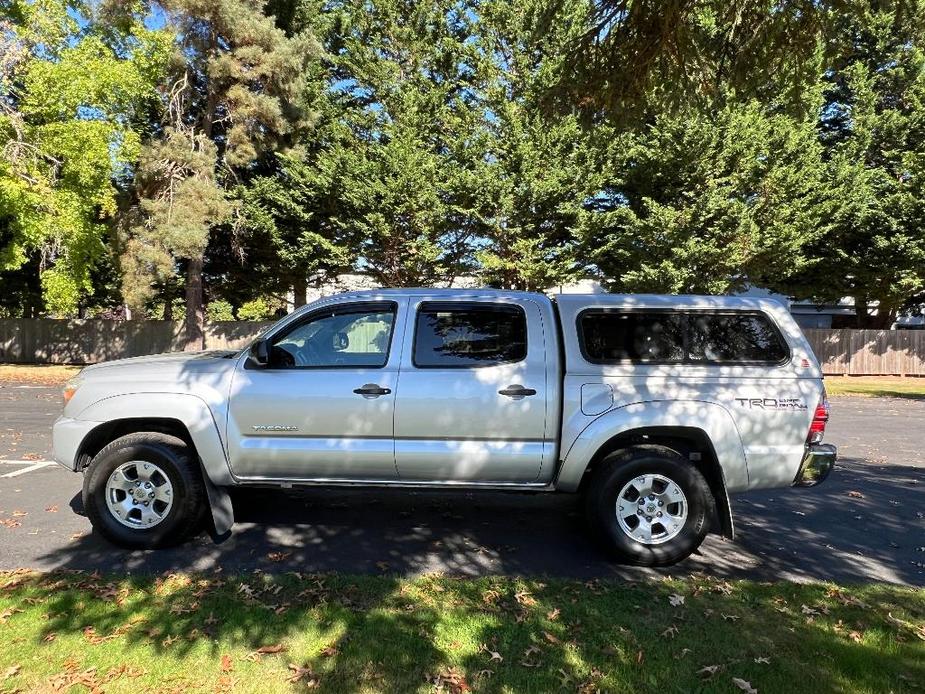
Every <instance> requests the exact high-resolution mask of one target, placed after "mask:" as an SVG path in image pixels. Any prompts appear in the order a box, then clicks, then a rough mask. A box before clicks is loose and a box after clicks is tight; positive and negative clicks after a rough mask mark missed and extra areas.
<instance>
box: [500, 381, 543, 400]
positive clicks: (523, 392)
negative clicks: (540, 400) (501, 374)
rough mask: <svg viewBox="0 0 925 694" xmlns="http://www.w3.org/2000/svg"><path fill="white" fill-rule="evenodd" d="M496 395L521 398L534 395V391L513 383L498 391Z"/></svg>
mask: <svg viewBox="0 0 925 694" xmlns="http://www.w3.org/2000/svg"><path fill="white" fill-rule="evenodd" d="M498 394H499V395H506V396H508V397H509V398H522V397H525V396H527V395H536V391H535V390H534V389H533V388H524V387H523V386H522V385H520V384H519V383H515V384H514V385H511V386H508V387H507V388H502V389H501V390H499V391H498Z"/></svg>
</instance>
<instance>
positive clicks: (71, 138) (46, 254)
mask: <svg viewBox="0 0 925 694" xmlns="http://www.w3.org/2000/svg"><path fill="white" fill-rule="evenodd" d="M83 9H84V8H83V6H82V4H80V3H69V2H65V1H64V0H43V1H42V2H31V3H27V2H7V3H2V4H0V32H2V38H0V51H2V53H3V58H2V60H0V142H2V145H3V153H4V156H3V157H2V158H0V269H5V270H14V269H16V268H18V267H20V266H21V265H23V264H24V263H25V262H26V261H27V258H28V257H29V256H30V254H32V253H36V252H37V253H39V254H40V255H41V259H42V261H41V262H42V270H43V271H42V273H41V283H42V287H43V294H44V300H45V303H46V304H47V306H48V308H49V310H51V311H52V312H55V313H59V314H67V313H73V312H74V311H75V310H76V309H77V306H78V304H80V303H81V302H82V301H84V300H85V299H86V297H87V296H88V295H89V294H91V293H92V292H93V286H92V281H91V280H92V275H93V272H94V268H95V267H96V266H98V265H99V264H100V262H103V259H104V256H105V255H106V253H107V248H106V238H107V235H108V224H109V223H110V222H111V220H112V219H113V217H114V215H115V213H116V194H117V189H116V183H117V182H118V179H119V178H120V177H122V176H123V175H124V172H125V167H126V166H128V165H129V164H130V163H131V162H132V161H133V160H134V158H135V157H136V156H137V153H138V146H139V137H138V133H137V132H136V131H135V129H134V128H133V127H132V125H131V122H130V121H131V118H132V115H133V114H134V113H135V112H136V111H137V110H138V109H140V108H141V107H142V106H143V105H144V103H145V102H146V101H148V100H150V99H152V98H153V94H154V83H153V81H152V79H151V76H152V75H153V74H154V73H156V72H157V70H158V68H159V66H160V65H162V64H163V62H164V60H165V53H164V50H163V49H164V45H163V41H162V37H161V36H160V34H159V32H157V31H151V30H148V29H146V28H145V27H144V26H143V25H141V24H133V25H131V26H129V27H128V28H127V31H128V32H129V33H128V35H127V36H126V37H125V45H123V46H121V47H120V48H121V50H118V51H117V50H116V48H115V47H113V46H112V45H110V44H109V43H108V42H107V41H106V38H105V37H104V36H103V35H102V34H101V33H99V32H96V28H95V27H94V26H93V25H89V26H88V27H87V28H81V21H80V20H86V17H85V15H81V14H80V12H81V11H82V10H83Z"/></svg>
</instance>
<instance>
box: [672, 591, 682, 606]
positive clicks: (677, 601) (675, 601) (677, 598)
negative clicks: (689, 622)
mask: <svg viewBox="0 0 925 694" xmlns="http://www.w3.org/2000/svg"><path fill="white" fill-rule="evenodd" d="M668 602H669V603H671V606H672V607H678V606H679V605H683V604H684V596H683V595H678V594H677V593H672V594H671V595H669V596H668Z"/></svg>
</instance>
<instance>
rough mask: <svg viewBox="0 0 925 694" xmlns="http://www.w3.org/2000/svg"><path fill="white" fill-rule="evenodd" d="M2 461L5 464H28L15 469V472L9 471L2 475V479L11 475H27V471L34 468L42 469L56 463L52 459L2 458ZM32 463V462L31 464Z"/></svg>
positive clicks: (0, 461) (0, 477) (0, 476)
mask: <svg viewBox="0 0 925 694" xmlns="http://www.w3.org/2000/svg"><path fill="white" fill-rule="evenodd" d="M0 463H4V464H16V463H19V464H20V465H22V464H26V465H27V466H26V467H24V468H20V469H19V470H13V472H7V473H4V474H2V475H0V479H7V478H9V477H19V476H20V475H25V474H26V473H27V472H33V471H34V470H41V469H42V468H43V467H48V466H49V465H54V463H53V462H51V461H50V460H42V461H38V462H37V461H34V460H0ZM29 463H31V464H29Z"/></svg>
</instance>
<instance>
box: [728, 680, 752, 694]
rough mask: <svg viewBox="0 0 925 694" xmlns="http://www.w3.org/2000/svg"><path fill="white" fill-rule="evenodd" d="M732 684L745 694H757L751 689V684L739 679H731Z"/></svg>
mask: <svg viewBox="0 0 925 694" xmlns="http://www.w3.org/2000/svg"><path fill="white" fill-rule="evenodd" d="M732 683H733V684H734V685H735V686H737V687H738V688H739V689H741V690H742V691H743V692H745V694H758V690H757V689H755V688H754V687H752V683H751V682H746V681H745V680H743V679H741V678H739V677H733V678H732Z"/></svg>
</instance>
